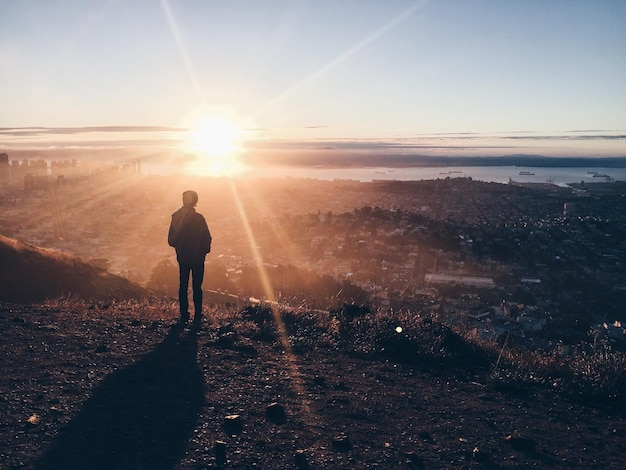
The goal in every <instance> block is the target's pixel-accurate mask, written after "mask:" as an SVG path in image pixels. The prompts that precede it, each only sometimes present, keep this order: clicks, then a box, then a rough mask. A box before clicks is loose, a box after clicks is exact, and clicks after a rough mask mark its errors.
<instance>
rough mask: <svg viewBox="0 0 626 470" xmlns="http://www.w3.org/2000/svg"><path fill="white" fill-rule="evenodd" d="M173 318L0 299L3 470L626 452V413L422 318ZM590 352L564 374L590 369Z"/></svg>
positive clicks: (221, 313)
mask: <svg viewBox="0 0 626 470" xmlns="http://www.w3.org/2000/svg"><path fill="white" fill-rule="evenodd" d="M277 313H280V314H281V319H282V320H281V322H275V321H274V320H275V319H276V318H277V317H276V316H275V315H276V314H277ZM176 315H177V312H176V304H175V303H174V302H172V301H169V300H164V301H154V300H152V301H150V302H133V301H127V302H111V303H91V304H90V303H82V302H77V301H73V300H62V301H56V302H48V303H45V304H37V305H33V306H28V307H26V306H16V305H9V304H0V331H1V334H2V338H3V340H2V342H0V356H2V357H3V358H4V359H3V362H2V377H3V378H2V380H1V381H0V419H1V426H0V468H2V469H4V468H6V469H9V468H41V469H49V468H92V469H100V468H102V469H110V468H119V469H137V468H151V469H174V468H177V469H199V468H237V469H249V468H266V469H275V468H279V469H289V468H298V469H304V468H319V469H340V468H341V469H343V468H345V469H361V468H413V469H429V468H437V469H465V468H467V469H469V468H471V469H480V468H489V469H508V468H511V469H512V468H548V467H549V468H553V469H570V468H618V467H620V466H622V465H623V462H624V458H625V457H626V451H625V449H624V446H623V445H622V441H623V437H624V435H626V415H625V412H624V410H623V408H620V407H619V406H617V407H616V406H608V405H607V404H606V400H603V398H602V396H601V394H600V393H599V392H596V391H594V390H593V389H589V390H587V393H586V394H584V395H577V394H576V393H574V392H575V389H576V387H574V384H573V382H572V381H571V380H570V381H569V382H568V380H569V379H567V371H566V369H565V368H559V369H555V370H554V372H555V374H554V375H553V377H551V378H549V380H544V379H546V378H547V376H546V375H545V373H542V371H541V367H540V366H541V364H539V363H538V362H536V361H535V362H533V360H532V359H531V358H530V357H531V356H530V355H525V356H524V360H525V365H522V363H521V362H518V363H513V362H512V361H511V357H510V356H509V355H508V354H507V352H508V350H505V348H498V350H496V351H489V350H487V349H484V348H483V349H481V348H480V347H477V346H476V345H474V344H472V343H471V342H468V341H467V340H466V339H464V338H462V337H460V336H459V335H457V334H455V333H454V332H453V331H451V330H449V329H448V328H446V327H444V326H443V325H441V324H438V323H437V322H436V321H432V320H430V319H424V318H422V319H420V318H417V317H415V316H413V317H411V316H405V317H401V316H396V317H393V316H387V317H385V316H383V315H380V314H378V313H366V312H364V311H362V310H359V309H355V308H347V307H344V308H343V309H342V310H341V311H337V312H334V313H331V315H330V316H328V315H321V314H315V313H311V312H306V311H303V312H289V311H283V312H276V311H272V310H271V309H269V308H268V307H264V306H246V307H244V308H241V307H232V306H231V307H229V308H226V307H216V306H214V307H212V308H209V309H207V311H206V317H205V320H204V323H203V324H202V325H200V326H194V325H185V326H181V325H177V324H175V323H174V320H175V318H176ZM276 323H280V324H281V325H282V326H281V327H277V325H276ZM398 325H402V326H403V328H402V330H400V329H398ZM603 354H604V355H606V354H605V353H603ZM608 356H611V355H610V354H609V355H608ZM594 357H595V356H593V355H589V356H588V359H587V361H586V362H585V363H584V364H582V365H581V366H580V367H578V368H577V369H576V370H577V371H578V372H580V373H581V374H582V375H594V374H595V373H596V371H597V366H594V363H593V361H597V360H598V358H595V359H594ZM611 357H612V359H611V361H615V359H616V358H617V357H618V356H611ZM560 361H561V362H564V361H565V360H564V359H560ZM559 367H561V366H559ZM617 368H619V369H620V370H621V369H623V362H620V363H619V364H617ZM604 376H605V377H607V376H609V375H608V374H604ZM612 377H613V378H620V377H621V380H622V381H623V373H622V375H621V376H619V375H613V376H612ZM579 380H582V379H579ZM622 385H623V383H622V384H619V385H617V387H620V388H619V389H620V390H623V387H622ZM615 391H616V389H612V391H611V394H612V395H613V396H615V393H616V392H615ZM562 392H568V393H562ZM594 394H595V395H594ZM618 394H619V393H618ZM604 398H606V397H604ZM622 398H623V397H620V399H622Z"/></svg>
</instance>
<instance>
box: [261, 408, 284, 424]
mask: <svg viewBox="0 0 626 470" xmlns="http://www.w3.org/2000/svg"><path fill="white" fill-rule="evenodd" d="M265 416H266V417H267V419H268V420H269V421H271V422H273V423H276V424H283V423H284V422H285V421H287V415H286V414H285V408H284V407H283V405H281V404H280V403H271V404H269V405H267V407H266V408H265Z"/></svg>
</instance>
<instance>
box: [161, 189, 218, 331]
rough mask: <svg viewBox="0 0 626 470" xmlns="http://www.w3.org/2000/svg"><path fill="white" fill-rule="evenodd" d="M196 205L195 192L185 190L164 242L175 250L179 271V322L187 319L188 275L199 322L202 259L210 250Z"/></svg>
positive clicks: (200, 315)
mask: <svg viewBox="0 0 626 470" xmlns="http://www.w3.org/2000/svg"><path fill="white" fill-rule="evenodd" d="M197 203H198V193H197V192H195V191H185V192H184V193H183V207H181V208H180V209H178V210H177V211H176V212H174V213H173V214H172V223H171V224H170V230H169V233H168V236H167V242H168V243H169V245H170V246H173V247H174V248H175V249H176V259H177V260H178V266H179V270H180V286H179V288H178V302H179V304H180V320H181V321H182V322H186V321H188V320H189V298H188V290H189V274H190V273H191V275H192V281H191V285H192V289H193V306H194V317H193V321H194V322H196V323H199V322H200V321H201V320H202V281H203V280H204V259H205V257H206V254H207V253H209V252H210V251H211V241H212V238H211V232H210V231H209V227H208V226H207V223H206V220H204V217H203V216H202V214H199V213H197V212H196V210H195V209H194V207H195V206H196V204H197Z"/></svg>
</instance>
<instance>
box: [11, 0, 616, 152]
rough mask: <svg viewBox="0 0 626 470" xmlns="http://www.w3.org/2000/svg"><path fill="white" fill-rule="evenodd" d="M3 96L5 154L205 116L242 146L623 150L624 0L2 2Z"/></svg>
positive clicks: (176, 124) (186, 124)
mask: <svg viewBox="0 0 626 470" xmlns="http://www.w3.org/2000/svg"><path fill="white" fill-rule="evenodd" d="M0 106H1V109H2V112H1V113H0V127H1V128H4V129H3V130H2V134H0V146H2V147H4V148H10V147H11V146H12V145H17V144H20V145H21V144H25V142H27V141H28V138H30V137H32V136H33V134H32V133H30V134H29V135H26V134H25V133H24V132H20V131H19V130H16V128H24V127H34V126H41V127H44V128H66V129H65V132H64V133H63V136H64V137H63V139H65V140H64V142H65V141H67V139H69V137H68V136H70V135H72V138H73V139H75V142H74V143H76V141H80V139H79V137H78V135H79V134H81V131H78V130H75V131H71V130H69V129H67V128H72V129H73V128H82V127H86V126H89V127H98V128H101V127H104V126H115V129H116V133H115V138H120V139H122V140H124V139H126V140H129V139H130V138H131V137H130V134H127V135H125V136H124V137H120V136H121V135H123V134H124V133H123V132H121V133H119V132H117V131H119V130H131V129H127V127H126V126H160V127H164V128H168V129H169V128H174V129H171V131H172V133H174V134H175V133H176V129H178V128H187V127H193V126H194V123H195V120H196V119H197V118H198V117H199V116H200V115H201V114H203V113H206V112H210V113H212V114H217V115H221V116H227V117H228V118H229V119H230V120H231V121H235V122H236V123H237V125H238V126H240V127H241V128H243V129H245V131H246V139H249V140H251V141H272V142H278V141H280V142H285V141H288V142H292V141H293V142H301V143H306V142H309V143H310V142H312V141H313V142H319V141H320V140H322V141H329V142H331V141H333V142H342V143H344V144H345V145H348V146H349V143H350V142H352V143H355V142H356V143H359V145H371V146H372V147H375V146H376V143H378V142H411V143H416V142H417V143H418V144H424V148H427V147H428V146H432V144H433V143H434V142H437V141H438V142H442V141H446V145H448V144H449V147H446V148H451V149H452V148H458V149H461V146H463V148H466V147H465V146H466V145H467V143H468V142H470V140H467V139H470V138H471V139H474V140H473V142H474V143H476V142H478V144H477V145H476V147H477V150H476V152H475V153H481V151H480V148H481V146H484V148H489V147H490V146H493V148H499V145H501V146H502V149H501V150H495V152H496V153H497V152H500V153H503V154H506V153H512V152H511V151H509V150H508V148H507V146H508V145H509V144H511V142H514V145H512V146H511V149H512V150H513V147H515V149H517V147H519V149H521V150H523V149H524V148H525V146H526V144H528V146H529V147H528V148H530V149H531V150H532V153H541V152H542V153H546V154H550V153H553V154H558V153H559V152H561V153H564V154H580V155H591V156H593V155H626V138H625V135H626V1H624V0H614V1H611V0H589V1H579V0H567V1H566V0H526V1H514V0H510V1H508V0H432V1H425V0H424V1H405V0H316V1H314V0H308V1H305V0H267V1H264V0H257V1H253V0H248V1H242V0H229V1H217V0H215V1H211V0H206V1H200V0H133V1H126V0H93V1H91V0H62V1H61V0H21V1H10V0H1V1H0ZM168 129H165V131H167V130H168ZM143 132H144V134H145V133H146V132H145V128H144V131H143ZM154 132H156V131H154ZM159 132H160V133H159V137H163V135H165V134H167V132H163V129H160V131H159ZM109 134H110V135H109V137H112V136H113V133H112V132H111V131H110V129H109ZM133 135H135V134H133ZM464 136H465V137H464ZM45 137H46V138H50V139H57V140H58V139H59V134H58V133H55V132H53V131H47V133H46V135H45ZM144 137H145V136H144ZM544 137H545V138H546V139H544ZM39 138H42V137H41V135H39ZM83 138H84V139H86V140H89V139H91V140H90V142H91V141H93V140H94V139H96V140H98V139H102V138H103V136H102V135H101V134H99V135H97V136H96V135H95V133H93V132H92V133H90V135H89V136H83ZM142 138H143V137H142ZM398 139H400V140H398ZM449 139H456V142H460V145H461V146H457V145H456V144H454V143H452V142H453V141H452V140H449ZM504 139H508V140H507V141H506V142H504ZM33 141H35V140H33ZM426 144H428V145H426ZM504 144H506V145H504ZM419 147H420V145H416V148H419ZM461 150H462V149H461ZM461 150H459V152H461ZM444 151H445V149H444ZM422 153H423V152H422ZM492 153H493V152H492Z"/></svg>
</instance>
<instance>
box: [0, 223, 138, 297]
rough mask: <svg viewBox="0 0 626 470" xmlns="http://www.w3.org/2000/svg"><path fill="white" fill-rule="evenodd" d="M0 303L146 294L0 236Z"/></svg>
mask: <svg viewBox="0 0 626 470" xmlns="http://www.w3.org/2000/svg"><path fill="white" fill-rule="evenodd" d="M0 260H1V263H0V286H1V288H0V301H3V302H13V303H30V302H37V301H41V300H45V299H50V298H57V297H60V296H64V295H72V296H76V297H78V298H82V299H86V300H111V299H129V298H140V297H145V296H146V295H147V291H146V290H144V289H143V288H142V287H140V286H139V285H137V284H134V283H132V282H130V281H128V280H127V279H124V278H122V277H120V276H115V275H113V274H110V273H108V272H106V271H105V270H103V269H101V268H98V267H96V266H92V265H90V264H87V263H84V262H83V261H81V260H79V259H78V258H75V257H72V256H70V255H67V254H64V253H59V252H55V251H52V250H47V249H43V248H38V247H36V246H33V245H30V244H27V243H23V242H20V241H18V240H15V239H12V238H8V237H5V236H3V235H0Z"/></svg>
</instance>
